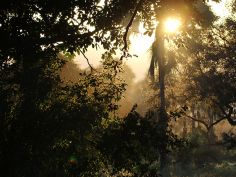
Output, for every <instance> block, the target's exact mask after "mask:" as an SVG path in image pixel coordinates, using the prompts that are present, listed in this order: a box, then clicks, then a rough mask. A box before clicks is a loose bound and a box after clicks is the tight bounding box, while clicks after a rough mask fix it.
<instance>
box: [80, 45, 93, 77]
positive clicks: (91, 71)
mask: <svg viewBox="0 0 236 177" xmlns="http://www.w3.org/2000/svg"><path fill="white" fill-rule="evenodd" d="M79 51H80V53H82V55H83V56H84V58H85V59H86V60H87V63H88V65H89V67H90V69H91V72H92V71H95V69H94V68H93V67H92V65H91V64H90V62H89V59H88V58H87V57H86V55H85V54H84V52H83V51H81V50H80V49H79Z"/></svg>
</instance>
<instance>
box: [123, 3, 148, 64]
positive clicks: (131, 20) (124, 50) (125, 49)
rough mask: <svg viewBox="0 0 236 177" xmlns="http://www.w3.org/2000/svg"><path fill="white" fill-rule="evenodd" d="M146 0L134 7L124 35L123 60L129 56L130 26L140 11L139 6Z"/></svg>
mask: <svg viewBox="0 0 236 177" xmlns="http://www.w3.org/2000/svg"><path fill="white" fill-rule="evenodd" d="M144 1H145V0H139V2H138V4H137V5H136V7H135V9H134V12H133V15H132V16H131V19H130V20H129V23H128V25H127V26H126V28H125V34H124V36H123V42H124V47H123V49H122V51H123V55H122V56H121V58H120V60H122V59H123V58H124V57H126V56H127V49H128V42H127V36H128V32H129V29H130V27H131V26H132V24H133V21H134V18H135V16H136V15H137V13H138V10H139V8H140V7H141V6H142V3H143V2H144Z"/></svg>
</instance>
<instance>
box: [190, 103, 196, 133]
mask: <svg viewBox="0 0 236 177" xmlns="http://www.w3.org/2000/svg"><path fill="white" fill-rule="evenodd" d="M191 112H192V117H196V115H195V112H194V105H193V106H192V108H191ZM194 129H195V121H194V120H192V133H193V132H194Z"/></svg>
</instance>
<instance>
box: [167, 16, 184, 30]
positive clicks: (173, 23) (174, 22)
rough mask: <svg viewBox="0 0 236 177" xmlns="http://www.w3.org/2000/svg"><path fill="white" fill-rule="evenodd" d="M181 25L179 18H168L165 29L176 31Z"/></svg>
mask: <svg viewBox="0 0 236 177" xmlns="http://www.w3.org/2000/svg"><path fill="white" fill-rule="evenodd" d="M180 25H181V22H180V20H179V19H175V18H168V19H167V20H166V21H165V23H164V30H165V32H168V33H174V32H177V31H178V29H179V27H180Z"/></svg>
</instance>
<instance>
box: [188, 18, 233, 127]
mask: <svg viewBox="0 0 236 177" xmlns="http://www.w3.org/2000/svg"><path fill="white" fill-rule="evenodd" d="M198 31H199V32H198V33H195V34H192V35H193V38H194V41H192V40H190V41H191V42H190V43H191V44H190V45H191V46H192V47H190V49H191V57H193V58H195V60H194V61H193V63H192V66H190V67H189V76H190V77H191V79H192V80H193V81H194V83H195V84H193V85H192V86H197V88H195V89H194V88H191V89H192V90H196V91H197V93H196V94H197V95H199V96H201V97H202V98H209V99H210V100H212V101H213V103H214V104H215V105H216V106H217V107H218V108H219V109H220V110H221V114H222V115H221V117H225V118H226V119H227V120H228V121H229V123H230V124H231V125H235V124H236V121H235V117H233V108H234V107H235V102H236V95H235V93H236V85H235V78H236V70H235V68H236V60H235V47H236V45H235V34H236V31H235V22H234V21H231V20H229V21H228V22H227V23H226V24H225V26H224V27H223V26H220V27H219V28H218V27H217V28H209V29H206V30H202V29H199V30H198ZM192 86H191V87H192Z"/></svg>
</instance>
